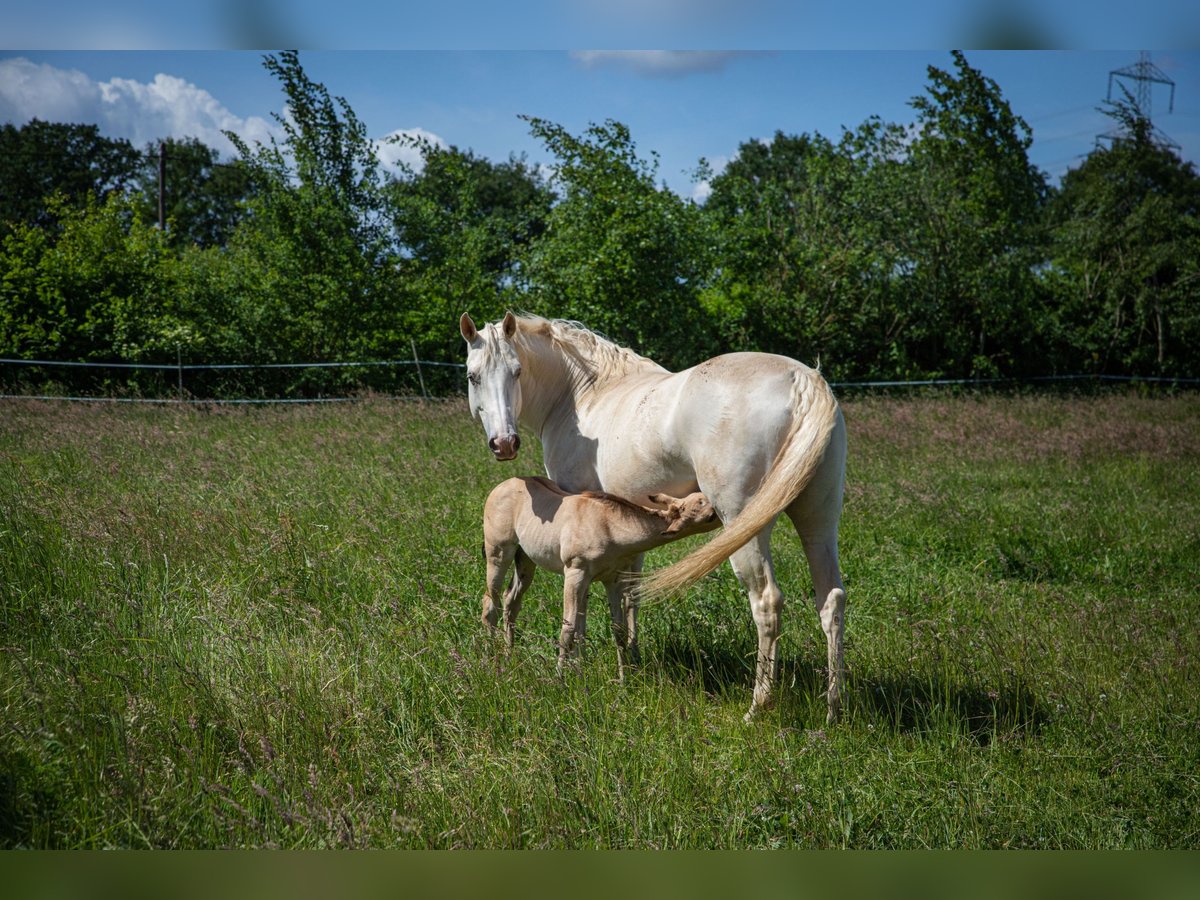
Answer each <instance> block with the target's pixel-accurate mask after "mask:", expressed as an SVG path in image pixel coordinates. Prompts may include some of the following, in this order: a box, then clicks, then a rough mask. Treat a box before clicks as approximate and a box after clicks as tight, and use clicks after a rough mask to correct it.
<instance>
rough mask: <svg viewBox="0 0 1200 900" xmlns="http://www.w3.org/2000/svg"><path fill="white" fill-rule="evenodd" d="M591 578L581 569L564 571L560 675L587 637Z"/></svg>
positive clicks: (559, 655)
mask: <svg viewBox="0 0 1200 900" xmlns="http://www.w3.org/2000/svg"><path fill="white" fill-rule="evenodd" d="M590 586H591V578H590V576H589V575H588V574H587V572H585V571H584V570H583V569H581V568H576V567H572V566H567V567H566V568H565V569H564V570H563V620H562V629H561V630H560V631H559V633H558V674H559V675H560V676H561V675H562V673H563V666H564V665H565V664H566V660H567V657H568V656H576V655H578V653H579V650H580V648H581V646H582V644H583V641H584V638H585V637H586V636H587V601H588V588H589V587H590Z"/></svg>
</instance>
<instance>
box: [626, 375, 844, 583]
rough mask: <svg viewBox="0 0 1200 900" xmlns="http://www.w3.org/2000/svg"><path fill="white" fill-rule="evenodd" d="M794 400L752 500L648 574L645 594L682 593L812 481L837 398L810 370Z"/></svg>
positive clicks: (831, 425)
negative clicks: (707, 537) (698, 543)
mask: <svg viewBox="0 0 1200 900" xmlns="http://www.w3.org/2000/svg"><path fill="white" fill-rule="evenodd" d="M805 388H807V389H805ZM791 406H792V410H793V416H792V426H791V430H790V431H789V432H788V435H787V437H786V438H785V439H784V442H783V445H782V446H781V447H780V448H779V453H778V454H777V455H776V457H775V461H774V462H773V463H772V464H771V468H770V470H768V472H767V474H766V475H765V476H764V477H763V480H762V483H761V484H760V485H759V487H758V490H757V491H756V492H755V494H754V496H753V497H752V498H751V499H750V502H749V503H748V504H746V506H745V508H744V509H743V510H742V511H741V512H740V513H738V515H737V516H736V517H735V518H734V519H733V521H731V522H727V523H726V524H725V528H724V530H723V531H722V532H721V533H720V534H718V535H717V536H716V537H715V538H713V539H712V540H711V541H709V542H708V543H707V544H705V545H704V546H703V547H700V548H699V549H697V550H694V551H693V552H691V553H689V554H688V555H687V556H685V557H684V558H683V559H681V560H679V561H678V562H676V563H674V564H672V565H670V566H667V567H666V568H665V569H659V570H658V571H656V572H651V573H650V574H649V575H647V576H646V577H645V578H643V579H642V581H641V585H640V588H639V592H640V594H641V596H642V597H643V598H645V599H654V598H659V597H665V596H667V595H669V594H674V593H677V592H679V591H681V590H683V589H684V588H686V587H687V586H688V585H690V584H692V583H694V582H696V581H699V580H700V579H701V578H703V577H704V576H705V575H707V574H708V573H709V572H712V571H713V570H715V569H716V568H717V567H718V566H719V565H721V563H723V562H724V561H725V560H727V559H728V558H729V557H730V556H732V555H733V554H734V553H735V552H737V551H738V550H740V549H741V548H742V547H743V546H745V545H746V544H747V543H749V542H750V540H751V538H753V537H754V536H755V535H756V534H758V533H759V532H760V531H762V530H763V529H764V528H766V527H767V525H768V524H769V523H770V522H771V521H772V520H773V519H774V518H775V517H776V516H778V515H779V514H780V513H781V512H783V510H785V509H786V508H787V507H788V506H789V505H790V504H791V502H792V501H793V500H795V499H796V498H797V497H798V496H800V493H801V492H802V491H803V490H804V489H805V488H806V487H807V486H808V483H809V482H810V481H812V478H813V476H814V475H815V474H816V471H817V469H818V467H819V466H820V465H821V461H822V460H823V459H824V457H825V450H826V448H827V447H828V446H829V439H830V437H831V435H832V434H833V429H834V426H835V425H836V424H837V416H838V405H837V401H836V400H835V399H834V397H833V391H832V390H830V388H829V385H828V384H827V383H826V381H825V379H824V378H822V377H821V376H820V375H817V374H815V373H814V374H812V375H809V374H807V373H806V374H805V376H804V377H802V378H800V379H798V380H797V385H796V391H795V393H794V394H793V400H792V403H791Z"/></svg>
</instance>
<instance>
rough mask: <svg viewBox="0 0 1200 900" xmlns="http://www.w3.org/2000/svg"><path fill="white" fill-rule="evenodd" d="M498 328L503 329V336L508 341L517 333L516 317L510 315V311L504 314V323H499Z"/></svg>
mask: <svg viewBox="0 0 1200 900" xmlns="http://www.w3.org/2000/svg"><path fill="white" fill-rule="evenodd" d="M500 327H501V328H503V329H504V336H505V338H508V339H509V340H511V339H512V336H513V335H514V334H516V333H517V317H516V316H514V315H513V314H512V310H511V309H510V310H509V311H508V312H506V313H505V314H504V321H503V322H501V323H500Z"/></svg>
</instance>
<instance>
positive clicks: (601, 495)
mask: <svg viewBox="0 0 1200 900" xmlns="http://www.w3.org/2000/svg"><path fill="white" fill-rule="evenodd" d="M579 496H580V497H587V498H588V499H589V500H600V501H601V502H603V503H610V504H612V505H613V506H617V507H621V508H624V509H627V510H629V511H631V512H635V513H638V514H639V515H642V516H645V515H652V516H660V517H661V516H662V513H663V510H661V509H657V508H655V507H653V506H642V505H641V504H640V503H634V502H633V501H632V500H627V499H625V498H624V497H618V496H617V495H616V494H608V493H605V492H604V491H583V492H582V493H581V494H580V495H579Z"/></svg>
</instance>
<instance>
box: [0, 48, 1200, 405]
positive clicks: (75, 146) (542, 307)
mask: <svg viewBox="0 0 1200 900" xmlns="http://www.w3.org/2000/svg"><path fill="white" fill-rule="evenodd" d="M952 62H953V65H952V67H951V68H949V69H947V70H942V69H939V68H937V67H935V66H930V67H929V69H928V81H927V84H926V88H925V93H924V94H922V95H921V96H918V97H915V98H913V100H912V101H911V106H912V109H913V112H914V121H912V122H910V123H888V122H884V121H882V120H880V119H878V118H871V119H868V120H867V121H865V122H863V123H862V124H860V125H859V126H857V127H856V128H853V129H847V130H844V131H843V133H842V134H841V135H839V136H837V137H836V138H830V137H826V136H823V135H820V134H810V133H801V134H787V133H784V132H782V131H780V132H777V133H776V134H775V135H774V137H773V138H772V139H771V140H769V141H760V140H747V141H746V142H745V143H743V144H742V145H741V146H740V147H739V149H738V152H737V154H736V156H735V157H734V159H733V160H732V161H731V162H730V163H729V164H728V165H727V166H726V167H725V168H724V169H723V170H722V171H720V172H719V173H717V172H714V171H713V170H712V169H711V167H710V166H709V165H708V164H707V163H706V162H705V161H703V160H701V161H700V162H699V163H698V166H697V169H696V173H695V177H696V179H697V180H698V181H699V180H703V181H705V182H707V184H708V185H709V187H710V189H711V190H710V193H709V195H708V197H707V199H706V201H705V202H703V203H696V202H692V201H690V200H685V199H683V198H681V197H679V196H678V195H676V194H675V193H673V192H671V191H670V190H668V189H667V188H666V187H665V186H664V185H663V184H662V183H661V182H660V180H659V174H658V162H657V158H656V157H655V156H654V154H650V155H649V156H648V157H647V156H646V155H642V154H639V152H638V149H637V147H636V144H635V142H634V140H633V137H632V135H631V134H630V132H629V129H628V128H626V127H625V126H624V125H623V124H621V123H619V122H616V121H611V120H610V121H606V122H603V123H598V124H593V125H591V126H590V127H588V128H587V129H585V130H584V131H583V132H582V133H578V134H574V133H571V132H570V131H568V130H567V129H565V128H563V127H562V126H560V125H558V124H555V123H553V122H549V121H546V120H543V119H537V118H527V119H526V122H527V125H528V127H529V129H530V132H531V133H532V134H533V135H534V136H535V137H536V138H537V139H538V140H539V141H540V142H541V143H542V144H543V145H544V146H545V148H546V149H547V151H548V153H549V154H550V155H551V156H552V157H553V160H554V163H553V165H552V166H551V167H549V168H548V169H542V168H539V167H536V166H533V165H531V164H530V163H529V162H528V161H527V160H526V159H524V158H523V157H518V156H512V157H510V158H509V159H507V160H504V161H501V162H495V161H491V160H488V159H485V158H482V157H479V156H477V155H475V154H474V153H473V152H471V151H470V150H460V149H458V148H455V147H448V148H447V147H440V146H435V145H432V144H418V145H417V149H418V150H419V151H420V154H421V157H422V159H423V166H421V167H420V168H419V170H416V171H413V170H408V171H404V172H402V173H400V174H399V175H393V174H390V173H387V172H385V171H384V170H383V169H382V168H381V166H380V164H379V160H378V155H377V152H376V145H375V144H374V142H373V141H372V140H371V139H370V138H369V137H368V134H367V131H366V128H365V126H364V125H363V123H362V122H361V121H360V120H359V119H358V118H357V116H356V115H355V113H354V111H353V109H352V108H351V107H350V105H349V104H348V103H347V102H346V101H345V100H344V99H342V98H339V97H334V96H332V95H330V93H329V91H328V90H327V89H326V87H325V86H324V85H322V84H320V83H317V82H314V81H312V80H311V79H310V78H309V77H308V75H307V74H306V73H305V71H304V69H303V66H302V65H301V62H300V59H299V57H298V55H297V54H295V53H291V52H287V53H280V54H273V55H268V56H266V57H265V58H264V64H265V66H266V68H267V69H268V70H269V71H270V72H271V73H272V74H273V75H274V76H275V77H276V78H277V79H278V80H279V82H280V85H281V87H282V89H283V91H284V93H285V96H286V102H287V107H288V111H289V114H288V116H287V117H286V118H285V117H282V116H277V117H276V118H277V123H278V125H279V129H280V135H281V136H280V137H279V138H278V139H274V140H272V141H271V142H270V143H268V144H255V145H254V146H250V145H248V144H247V143H246V142H244V141H242V140H241V139H239V138H238V137H237V136H236V135H233V134H229V135H228V136H229V138H230V139H231V140H232V141H233V143H234V144H235V146H236V148H237V151H238V156H237V158H236V159H234V160H232V161H228V162H222V161H221V160H220V158H219V154H218V153H217V152H216V151H215V150H214V149H213V148H211V147H207V146H205V145H204V144H202V143H201V142H199V141H197V140H170V141H166V142H165V152H166V154H167V158H168V165H167V169H166V171H167V179H166V183H165V185H163V186H162V187H163V189H164V194H165V197H166V202H167V205H166V216H167V228H166V229H160V228H159V227H158V203H159V190H160V183H159V172H158V153H159V148H158V147H157V146H151V147H146V148H144V149H143V150H141V151H139V150H137V149H136V148H134V147H133V146H132V145H131V144H130V143H129V142H127V141H123V140H118V139H111V138H106V137H103V136H102V135H101V134H100V133H99V131H98V129H97V128H96V127H95V126H91V125H78V124H60V123H49V122H42V121H37V120H35V121H32V122H30V123H27V124H25V125H23V126H20V127H17V126H14V125H11V124H8V125H4V126H3V127H2V128H0V356H6V357H20V358H27V359H29V358H40V359H55V360H102V361H112V360H123V361H131V362H168V363H172V362H175V361H176V360H180V359H182V360H186V361H191V362H206V363H279V362H326V361H355V360H363V361H366V360H380V359H395V358H402V357H408V356H411V355H412V353H413V352H414V351H415V352H416V353H417V354H418V355H419V356H420V357H421V358H422V359H424V360H434V361H445V362H450V361H457V360H458V359H459V357H460V347H459V346H458V344H459V341H458V339H457V336H456V335H457V329H456V328H455V327H454V322H455V321H456V319H457V316H458V315H459V314H460V313H461V312H462V311H463V310H469V311H470V312H471V313H472V315H473V316H475V318H476V320H477V321H479V320H487V319H491V318H494V317H497V316H499V315H501V314H502V313H503V311H504V310H505V309H506V308H513V309H521V310H527V311H530V312H536V313H540V314H543V315H547V316H553V317H561V318H568V319H575V320H578V321H581V322H583V323H585V324H587V325H588V326H589V327H591V328H593V329H595V330H597V331H600V332H602V333H604V334H606V335H608V336H609V337H611V338H613V339H615V340H617V341H619V342H620V343H623V344H626V345H629V346H631V347H634V348H636V349H638V350H639V351H640V352H642V353H644V354H646V355H648V356H651V357H653V358H655V359H657V360H658V361H660V362H662V363H663V364H664V365H667V366H668V367H671V368H679V367H683V366H687V365H690V364H693V363H696V362H698V361H700V360H702V359H704V358H706V357H708V356H711V355H713V354H715V353H719V352H727V351H733V350H765V351H770V352H776V353H782V354H785V355H787V356H792V357H796V358H799V359H803V360H807V361H815V360H817V359H818V358H819V359H820V360H821V362H822V365H823V368H824V369H825V371H826V373H827V374H828V375H830V376H831V377H832V378H834V379H838V380H850V379H866V378H928V377H979V376H1032V375H1049V374H1062V373H1071V374H1089V373H1096V374H1100V373H1108V374H1135V375H1145V376H1150V375H1154V376H1168V377H1185V376H1193V377H1194V376H1197V375H1200V363H1198V362H1197V358H1198V355H1197V354H1196V353H1195V351H1194V349H1193V348H1194V347H1196V346H1197V345H1198V344H1200V302H1198V293H1200V279H1198V275H1200V177H1198V176H1197V173H1196V171H1195V168H1194V167H1193V166H1192V164H1190V163H1185V162H1183V161H1182V160H1180V159H1179V157H1178V156H1176V155H1175V154H1173V153H1172V152H1171V151H1169V150H1167V149H1164V148H1163V147H1161V146H1160V145H1159V144H1157V143H1156V142H1155V141H1154V139H1153V132H1152V129H1151V127H1150V123H1149V122H1148V121H1147V120H1146V119H1145V118H1144V117H1143V116H1142V115H1141V114H1140V111H1139V110H1138V108H1137V106H1136V104H1135V103H1134V102H1133V101H1132V99H1131V98H1129V97H1126V98H1124V99H1123V100H1119V101H1117V102H1115V103H1110V104H1108V105H1107V108H1106V112H1107V113H1108V114H1109V115H1110V116H1112V117H1113V118H1114V119H1115V120H1117V122H1118V124H1119V125H1120V133H1121V134H1122V135H1123V137H1121V138H1119V139H1116V140H1114V141H1113V142H1112V143H1111V145H1109V146H1106V147H1098V148H1096V149H1095V150H1094V151H1093V152H1091V153H1090V154H1089V155H1088V156H1087V157H1086V158H1085V159H1084V160H1083V161H1082V162H1081V163H1080V164H1079V165H1078V166H1077V167H1076V168H1073V169H1071V170H1070V171H1069V172H1067V174H1066V175H1065V176H1064V177H1063V179H1062V182H1061V184H1060V185H1058V186H1051V185H1050V184H1048V181H1047V178H1046V176H1045V175H1044V173H1042V172H1041V171H1039V170H1038V169H1037V168H1036V167H1035V166H1033V165H1031V164H1030V162H1029V158H1028V149H1029V146H1030V144H1031V141H1032V135H1031V131H1030V129H1029V126H1028V125H1027V124H1026V122H1025V121H1024V120H1023V119H1022V118H1021V117H1020V116H1019V115H1018V114H1016V113H1015V112H1014V111H1013V110H1012V109H1011V107H1010V105H1009V104H1008V102H1007V101H1006V100H1005V99H1004V96H1003V94H1002V92H1001V90H1000V88H999V86H998V85H997V84H996V83H995V82H994V81H993V80H992V79H989V78H987V77H986V76H984V75H983V74H982V73H980V72H979V71H978V70H976V69H974V68H973V67H972V66H971V65H970V64H969V63H968V61H967V59H966V58H965V57H964V56H963V55H962V54H961V53H955V54H953V58H952ZM450 371H451V370H449V369H444V370H441V374H438V373H429V374H430V377H431V380H432V381H433V382H434V387H435V388H436V389H439V390H447V389H450V388H451V386H452V384H453V383H454V382H453V381H452V380H451V379H452V378H453V379H456V378H457V377H458V376H457V375H456V374H455V375H453V376H451V375H450V374H448V373H449V372H450ZM26 376H28V373H26ZM42 376H43V377H46V378H49V377H50V373H49V372H48V371H47V372H45V373H42ZM6 377H9V378H11V377H12V373H9V374H8V375H7V376H6ZM54 377H56V378H59V379H60V380H61V379H62V378H63V377H65V376H63V375H62V374H61V373H55V375H54ZM71 377H74V378H77V379H80V378H85V377H92V378H96V377H103V378H104V379H108V384H109V386H110V387H111V386H112V378H113V377H114V376H113V374H112V373H111V372H109V373H106V374H105V375H103V376H85V375H84V374H78V373H77V374H75V375H72V376H71ZM120 377H121V378H126V379H127V380H128V379H133V378H135V376H133V375H128V376H126V375H122V376H120ZM137 377H141V376H137ZM392 377H395V376H394V374H389V373H388V372H387V371H386V370H385V369H378V370H323V371H314V370H302V371H300V372H296V371H294V370H277V371H274V372H273V374H272V373H271V372H267V373H264V372H262V371H257V372H254V373H252V374H248V373H245V372H241V373H240V374H237V375H228V374H226V375H213V376H211V378H210V382H209V383H207V384H205V385H203V386H202V387H203V389H204V390H210V391H222V390H224V391H234V390H238V391H246V390H259V391H272V392H275V391H284V392H291V393H296V394H303V393H311V392H314V391H322V390H328V389H333V388H342V389H346V388H350V387H355V386H358V387H362V386H367V387H371V386H374V387H380V388H385V389H386V388H389V387H390V386H391V384H390V383H389V382H388V381H387V379H388V378H392ZM132 386H133V387H136V386H137V385H136V383H134V384H132ZM197 389H201V386H197Z"/></svg>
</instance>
